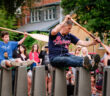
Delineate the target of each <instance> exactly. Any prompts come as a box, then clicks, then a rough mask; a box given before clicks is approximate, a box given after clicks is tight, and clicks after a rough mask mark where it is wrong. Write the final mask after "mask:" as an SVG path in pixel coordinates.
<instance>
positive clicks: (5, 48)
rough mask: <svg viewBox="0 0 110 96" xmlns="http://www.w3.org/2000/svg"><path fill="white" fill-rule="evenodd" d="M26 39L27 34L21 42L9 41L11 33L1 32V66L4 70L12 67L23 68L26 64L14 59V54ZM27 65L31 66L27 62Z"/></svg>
mask: <svg viewBox="0 0 110 96" xmlns="http://www.w3.org/2000/svg"><path fill="white" fill-rule="evenodd" d="M26 37H27V33H26V32H24V37H23V38H22V39H21V40H20V41H18V42H16V41H9V39H10V38H9V33H8V32H6V31H2V32H1V38H2V40H3V41H0V66H1V67H2V68H5V69H8V68H10V67H12V66H13V67H17V66H23V64H24V63H23V62H21V61H19V59H13V57H12V54H13V51H14V50H15V49H16V48H17V46H18V45H20V44H22V43H23V42H24V40H25V39H26ZM26 64H27V65H30V63H28V62H26Z"/></svg>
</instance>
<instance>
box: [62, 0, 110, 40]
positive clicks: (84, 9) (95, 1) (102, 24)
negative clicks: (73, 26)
mask: <svg viewBox="0 0 110 96" xmlns="http://www.w3.org/2000/svg"><path fill="white" fill-rule="evenodd" d="M61 6H62V7H63V8H64V13H65V14H69V13H70V12H71V11H73V12H74V13H76V14H77V16H76V17H75V18H76V19H77V22H79V23H80V24H82V25H83V26H84V27H86V28H87V29H88V30H89V31H92V32H99V35H100V37H101V38H103V35H102V33H104V32H110V8H109V7H110V1H109V0H62V2H61Z"/></svg>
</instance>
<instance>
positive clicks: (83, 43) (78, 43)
mask: <svg viewBox="0 0 110 96" xmlns="http://www.w3.org/2000/svg"><path fill="white" fill-rule="evenodd" d="M97 43H98V42H97V41H96V40H93V41H92V42H90V41H83V40H79V41H78V42H77V45H81V46H84V47H88V46H92V45H96V44H97Z"/></svg>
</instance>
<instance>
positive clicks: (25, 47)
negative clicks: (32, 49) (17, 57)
mask: <svg viewBox="0 0 110 96" xmlns="http://www.w3.org/2000/svg"><path fill="white" fill-rule="evenodd" d="M20 46H21V47H23V48H24V54H25V56H27V53H26V51H27V50H26V47H25V46H24V45H22V44H21V45H19V46H18V47H19V53H20V54H21V52H20Z"/></svg>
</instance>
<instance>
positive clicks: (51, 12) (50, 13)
mask: <svg viewBox="0 0 110 96" xmlns="http://www.w3.org/2000/svg"><path fill="white" fill-rule="evenodd" d="M54 19H55V8H48V9H44V21H48V20H54Z"/></svg>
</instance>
